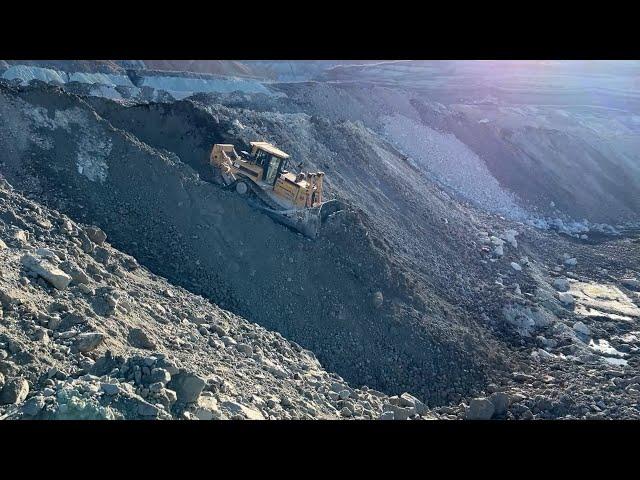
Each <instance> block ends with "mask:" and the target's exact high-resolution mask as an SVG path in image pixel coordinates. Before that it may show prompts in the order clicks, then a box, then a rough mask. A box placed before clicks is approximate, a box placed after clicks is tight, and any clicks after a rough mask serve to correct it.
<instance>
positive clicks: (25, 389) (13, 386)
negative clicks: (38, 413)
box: [0, 378, 29, 405]
mask: <svg viewBox="0 0 640 480" xmlns="http://www.w3.org/2000/svg"><path fill="white" fill-rule="evenodd" d="M28 394H29V383H28V382H27V381H26V380H25V379H24V378H12V379H9V380H7V382H6V383H5V384H4V387H2V391H0V405H10V404H14V403H20V402H22V401H24V399H25V398H27V395H28Z"/></svg>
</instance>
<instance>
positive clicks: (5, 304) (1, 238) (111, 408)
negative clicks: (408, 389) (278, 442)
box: [0, 179, 427, 420]
mask: <svg viewBox="0 0 640 480" xmlns="http://www.w3.org/2000/svg"><path fill="white" fill-rule="evenodd" d="M105 240H106V236H105V234H104V232H102V230H100V229H99V228H95V227H90V226H86V225H80V224H77V223H75V222H73V221H72V220H70V219H69V218H68V217H67V216H66V215H64V214H60V213H59V212H57V211H55V210H50V209H48V208H45V207H43V206H41V205H39V204H37V203H36V202H33V201H30V200H27V199H25V198H24V197H23V196H21V195H19V194H18V193H16V192H15V191H13V189H12V188H11V186H10V185H9V184H8V183H7V182H6V181H5V180H4V179H0V265H1V266H2V268H1V270H0V272H1V273H0V419H4V418H9V419H20V418H26V419H140V418H142V419H155V418H159V419H171V418H182V419H200V420H211V419H225V418H233V419H246V418H248V419H252V420H261V419H290V418H301V419H312V418H340V417H342V418H352V417H355V418H377V417H378V416H380V414H381V413H382V412H383V411H393V410H396V411H398V412H401V413H404V414H406V415H415V414H416V413H419V414H422V415H424V414H426V413H427V411H426V409H425V408H424V405H422V404H421V403H420V402H417V401H415V399H411V398H412V397H406V396H405V398H402V399H399V398H396V399H390V398H388V397H386V396H385V395H383V394H381V393H379V392H376V391H374V390H369V389H367V388H366V387H365V388H364V389H363V390H356V389H353V388H351V387H349V386H348V385H347V384H346V383H345V382H344V381H343V380H342V379H341V378H339V377H337V376H336V375H335V374H329V373H327V372H326V371H325V370H324V369H323V368H322V367H321V366H320V364H319V363H318V361H317V360H316V359H315V357H314V355H313V354H312V353H311V352H309V351H306V350H304V349H302V348H301V347H300V346H299V345H297V344H295V343H290V342H288V341H287V340H285V339H284V338H283V337H282V336H281V335H280V334H278V333H274V332H270V331H268V330H265V329H264V328H262V327H260V326H258V325H256V324H253V323H250V322H247V321H246V320H244V319H242V318H240V317H238V316H236V315H234V314H232V313H230V312H228V311H224V310H221V309H220V308H218V307H217V306H215V305H213V304H211V303H209V302H208V301H207V300H205V299H203V298H202V297H199V296H196V295H193V294H191V293H189V292H187V291H186V290H184V289H182V288H179V287H176V286H174V285H172V284H170V283H168V282H167V281H166V280H165V279H163V278H160V277H157V276H156V275H154V274H152V273H151V272H149V271H148V270H147V269H146V268H144V267H141V266H140V265H139V264H138V262H137V261H136V260H135V259H134V258H133V257H131V256H129V255H126V254H123V253H122V252H120V251H118V250H116V249H115V248H113V247H112V246H111V245H110V244H109V243H108V242H106V241H105ZM407 399H409V400H411V402H413V404H412V405H410V404H409V403H407ZM385 403H386V406H384V407H383V404H385ZM400 403H402V405H400ZM410 407H412V408H413V409H411V408H410Z"/></svg>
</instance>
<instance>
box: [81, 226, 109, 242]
mask: <svg viewBox="0 0 640 480" xmlns="http://www.w3.org/2000/svg"><path fill="white" fill-rule="evenodd" d="M84 232H85V233H86V234H87V237H89V240H91V241H92V242H93V243H95V244H97V245H102V244H103V243H104V241H105V240H106V239H107V234H106V233H104V232H103V231H102V230H101V229H100V228H98V227H87V228H85V229H84Z"/></svg>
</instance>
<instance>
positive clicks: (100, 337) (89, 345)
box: [73, 332, 105, 353]
mask: <svg viewBox="0 0 640 480" xmlns="http://www.w3.org/2000/svg"><path fill="white" fill-rule="evenodd" d="M104 339H105V335H104V334H103V333H98V332H91V333H81V334H80V335H78V336H77V337H76V341H75V342H74V344H73V346H74V347H75V348H76V349H77V350H78V351H79V352H82V353H87V352H91V351H92V350H95V349H96V348H98V346H99V345H100V344H101V343H102V342H103V341H104Z"/></svg>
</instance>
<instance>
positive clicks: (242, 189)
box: [210, 141, 343, 238]
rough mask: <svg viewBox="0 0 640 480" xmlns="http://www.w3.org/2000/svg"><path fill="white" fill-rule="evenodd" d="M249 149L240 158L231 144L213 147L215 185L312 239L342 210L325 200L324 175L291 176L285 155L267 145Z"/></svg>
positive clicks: (336, 204) (301, 173) (318, 173)
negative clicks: (224, 188) (328, 220)
mask: <svg viewBox="0 0 640 480" xmlns="http://www.w3.org/2000/svg"><path fill="white" fill-rule="evenodd" d="M250 145H251V151H250V152H247V151H241V152H240V154H238V152H237V151H236V149H235V147H234V145H232V144H226V143H216V144H215V145H214V146H213V149H212V150H211V155H210V164H211V166H212V167H213V169H214V178H216V181H217V182H218V183H220V184H222V185H224V186H225V187H226V188H229V189H232V190H234V191H235V192H236V193H237V194H239V195H241V196H243V197H246V198H247V200H248V201H249V202H250V203H251V204H252V205H253V206H254V207H256V208H258V209H259V210H262V211H264V212H265V213H267V214H268V215H269V216H270V217H272V218H273V219H274V220H277V221H279V222H280V223H283V224H284V225H286V226H288V227H290V228H293V229H294V230H297V231H299V232H301V233H303V234H304V235H306V236H308V237H311V238H315V237H316V236H317V235H318V232H319V230H320V227H321V225H322V223H323V222H324V221H325V220H326V219H327V218H328V217H329V215H332V214H334V213H335V212H337V211H340V210H342V208H343V206H342V203H341V202H339V201H337V200H329V201H325V200H324V198H323V182H324V172H303V171H298V172H297V173H294V172H293V171H291V165H290V163H291V158H290V156H289V155H288V154H287V153H285V152H283V151H282V150H280V149H279V148H276V147H275V146H274V145H272V144H271V143H268V142H257V141H256V142H250ZM301 169H302V164H300V165H298V170H301Z"/></svg>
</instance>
